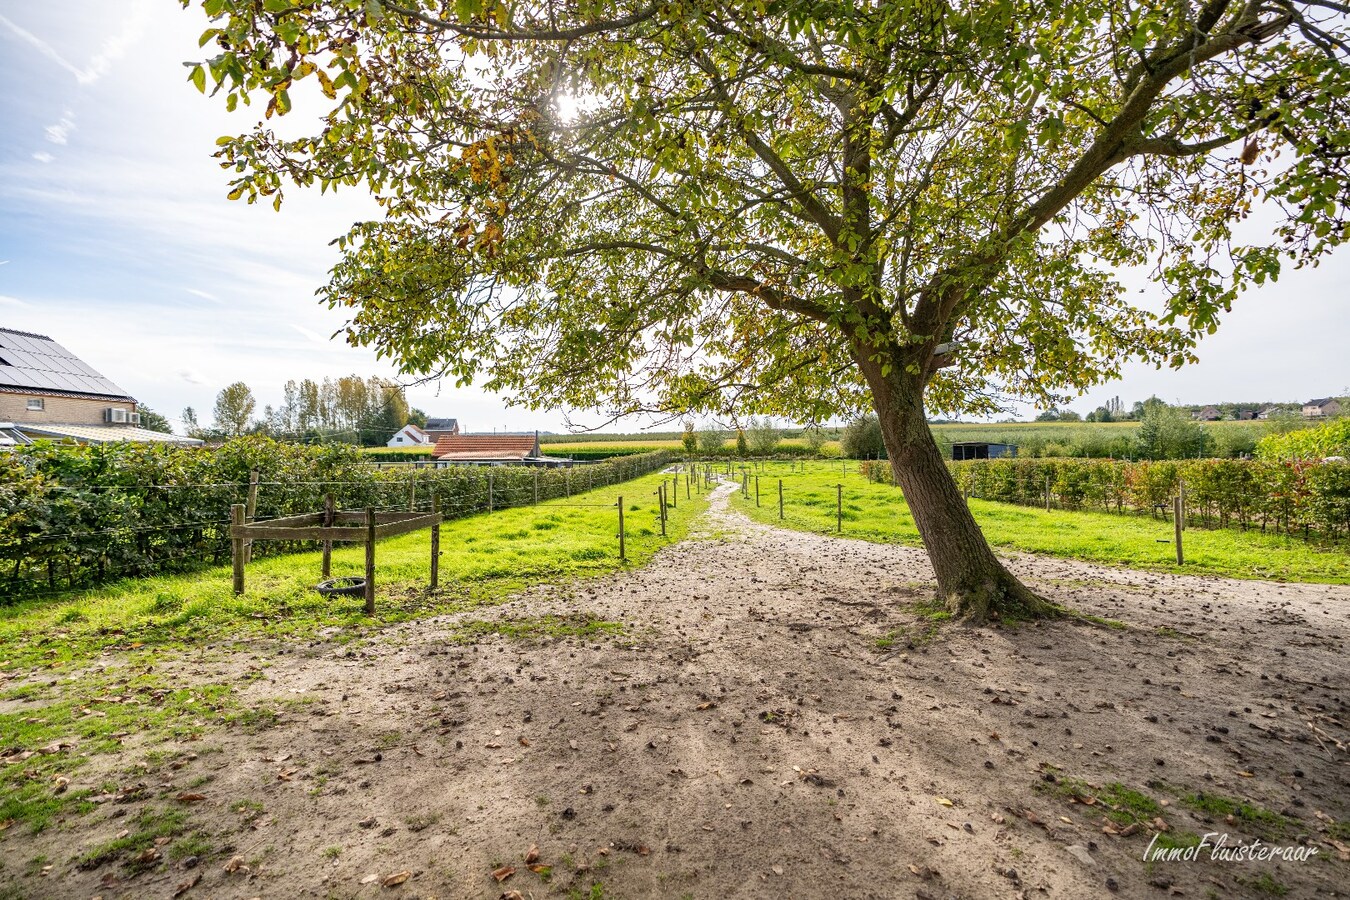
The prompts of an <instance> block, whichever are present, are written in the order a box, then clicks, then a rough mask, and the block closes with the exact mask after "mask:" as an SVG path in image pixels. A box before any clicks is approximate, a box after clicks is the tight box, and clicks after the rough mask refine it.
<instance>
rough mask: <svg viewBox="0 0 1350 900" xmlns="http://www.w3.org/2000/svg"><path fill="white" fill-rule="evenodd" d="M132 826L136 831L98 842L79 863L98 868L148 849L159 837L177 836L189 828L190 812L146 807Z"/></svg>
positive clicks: (90, 867) (81, 857) (86, 867)
mask: <svg viewBox="0 0 1350 900" xmlns="http://www.w3.org/2000/svg"><path fill="white" fill-rule="evenodd" d="M132 827H133V828H134V830H133V831H132V832H131V833H130V834H128V835H127V836H126V837H121V838H116V839H114V840H111V841H108V842H107V843H104V844H99V845H98V846H96V847H94V848H92V849H91V850H89V851H87V852H86V853H84V854H83V855H82V856H80V858H79V859H78V860H77V861H76V865H77V866H78V867H79V868H81V869H96V868H98V867H99V866H101V865H103V864H105V863H109V862H112V861H113V860H116V859H120V858H123V857H130V856H133V855H134V854H136V853H139V852H141V851H143V850H147V849H149V848H150V847H152V846H154V844H155V841H156V840H158V839H159V838H174V837H177V836H178V835H180V834H182V833H183V832H184V831H185V830H186V828H187V815H186V813H184V812H183V811H182V810H178V809H159V810H157V809H149V808H148V809H143V810H141V812H140V813H138V814H137V816H136V818H135V819H134V820H133V822H132ZM185 855H188V854H185Z"/></svg>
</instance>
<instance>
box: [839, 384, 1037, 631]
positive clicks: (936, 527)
mask: <svg viewBox="0 0 1350 900" xmlns="http://www.w3.org/2000/svg"><path fill="white" fill-rule="evenodd" d="M863 369H864V373H865V374H867V375H868V381H869V382H872V384H871V387H872V397H873V402H874V404H875V406H876V410H877V415H878V417H879V418H880V420H881V433H882V437H883V438H884V440H885V442H886V452H887V453H888V454H889V456H890V459H891V471H892V472H893V473H894V475H895V481H896V484H898V485H899V486H900V489H901V491H903V493H904V496H905V502H906V503H908V504H909V510H910V513H911V514H912V515H913V517H914V524H915V525H916V526H917V527H918V529H919V536H920V537H921V538H923V545H924V548H925V549H926V550H927V551H928V558H929V560H930V561H931V562H932V564H933V571H934V572H935V573H936V575H937V583H938V597H939V598H940V599H941V600H942V601H943V602H944V603H945V604H946V606H947V609H948V610H949V611H950V612H951V613H952V615H954V616H956V617H958V618H962V619H966V620H968V621H971V622H974V623H982V622H985V621H987V620H990V619H993V620H1000V619H1004V620H1006V619H1026V618H1036V617H1043V616H1052V615H1055V614H1056V612H1057V611H1056V608H1055V607H1054V605H1052V604H1051V603H1049V602H1047V601H1046V600H1043V599H1042V598H1040V597H1038V596H1037V595H1036V594H1035V593H1033V592H1032V591H1031V590H1030V589H1029V588H1027V587H1026V586H1025V585H1023V584H1022V583H1021V582H1020V581H1018V580H1017V578H1016V577H1014V576H1013V574H1012V573H1011V572H1009V571H1008V570H1007V569H1006V568H1005V567H1004V566H1003V564H1002V563H1001V562H999V561H998V559H997V558H995V556H994V553H993V551H992V550H990V549H989V542H988V541H986V540H985V538H984V533H983V532H982V531H980V526H979V525H977V524H976V523H975V517H974V516H972V515H971V514H970V509H969V507H967V506H966V501H965V499H964V498H963V497H962V496H961V492H960V490H958V489H957V486H956V482H955V481H953V480H952V476H951V473H950V472H948V471H947V466H946V463H945V462H944V460H943V458H942V453H941V451H940V450H939V449H938V446H937V442H936V441H934V440H933V432H932V431H931V430H930V429H929V427H928V420H927V416H926V415H925V414H924V408H923V397H922V388H921V386H920V385H919V383H918V380H917V378H911V377H905V378H904V379H903V380H902V379H901V378H897V377H895V376H893V375H892V376H890V377H885V376H882V375H881V373H880V371H879V370H878V369H876V368H875V367H874V366H867V365H864V366H863ZM868 369H872V371H868ZM874 375H875V376H876V377H875V379H874V378H873V377H872V376H874Z"/></svg>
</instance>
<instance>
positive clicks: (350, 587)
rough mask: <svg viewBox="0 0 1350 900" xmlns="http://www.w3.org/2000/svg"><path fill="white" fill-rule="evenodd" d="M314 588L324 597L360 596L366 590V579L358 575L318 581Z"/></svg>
mask: <svg viewBox="0 0 1350 900" xmlns="http://www.w3.org/2000/svg"><path fill="white" fill-rule="evenodd" d="M314 590H316V591H318V592H319V593H320V594H323V595H324V596H325V597H360V596H362V595H363V594H365V592H366V580H365V579H364V578H362V577H360V576H359V575H348V576H345V577H343V578H330V579H328V580H327V581H320V582H319V583H318V584H317V585H315V586H314Z"/></svg>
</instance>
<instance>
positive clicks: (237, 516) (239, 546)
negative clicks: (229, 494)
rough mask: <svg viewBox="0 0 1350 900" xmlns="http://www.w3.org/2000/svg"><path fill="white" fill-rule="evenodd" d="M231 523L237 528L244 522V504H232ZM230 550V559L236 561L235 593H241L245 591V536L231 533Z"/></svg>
mask: <svg viewBox="0 0 1350 900" xmlns="http://www.w3.org/2000/svg"><path fill="white" fill-rule="evenodd" d="M230 524H231V525H233V526H234V527H236V528H237V527H239V526H242V525H243V524H244V504H242V503H235V504H232V505H231V506H230ZM230 550H231V551H232V552H231V553H230V559H231V561H232V562H233V563H234V593H235V594H236V595H239V594H242V593H243V592H244V538H243V537H242V536H240V537H235V536H233V535H231V536H230Z"/></svg>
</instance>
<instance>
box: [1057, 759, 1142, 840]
mask: <svg viewBox="0 0 1350 900" xmlns="http://www.w3.org/2000/svg"><path fill="white" fill-rule="evenodd" d="M1049 774H1052V775H1055V776H1056V777H1055V780H1054V781H1044V780H1043V781H1038V782H1037V783H1036V790H1038V791H1040V792H1041V793H1044V794H1049V795H1050V796H1052V797H1058V798H1059V799H1061V800H1064V801H1072V802H1075V803H1082V804H1084V805H1085V806H1088V807H1093V808H1100V809H1103V810H1104V811H1105V814H1106V817H1107V818H1108V819H1110V820H1111V821H1112V822H1114V823H1115V824H1117V825H1119V826H1121V827H1129V826H1130V825H1134V824H1139V825H1148V824H1149V823H1150V822H1152V821H1153V819H1154V817H1155V816H1160V815H1162V811H1163V809H1162V805H1161V804H1159V803H1158V801H1156V800H1154V799H1153V798H1152V797H1150V796H1149V795H1147V794H1145V793H1143V792H1142V791H1137V790H1135V789H1133V788H1129V787H1126V786H1125V785H1123V784H1121V783H1120V782H1118V781H1113V782H1111V783H1110V784H1106V785H1103V786H1102V787H1094V786H1093V785H1090V784H1088V783H1087V782H1086V781H1080V780H1078V779H1076V778H1068V777H1066V776H1064V775H1062V774H1059V773H1058V772H1057V771H1054V770H1051V771H1050V773H1049Z"/></svg>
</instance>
